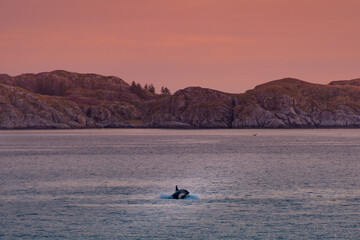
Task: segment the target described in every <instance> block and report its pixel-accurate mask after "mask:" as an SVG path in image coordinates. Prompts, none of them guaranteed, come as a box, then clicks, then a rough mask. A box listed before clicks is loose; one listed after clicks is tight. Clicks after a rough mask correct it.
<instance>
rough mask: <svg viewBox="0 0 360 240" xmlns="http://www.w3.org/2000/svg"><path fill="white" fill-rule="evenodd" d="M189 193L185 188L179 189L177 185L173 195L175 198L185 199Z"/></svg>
mask: <svg viewBox="0 0 360 240" xmlns="http://www.w3.org/2000/svg"><path fill="white" fill-rule="evenodd" d="M187 195H189V192H188V191H187V190H185V189H180V190H179V189H178V186H177V185H176V187H175V192H174V193H173V195H171V196H172V197H173V198H174V199H184V198H185V197H186V196H187Z"/></svg>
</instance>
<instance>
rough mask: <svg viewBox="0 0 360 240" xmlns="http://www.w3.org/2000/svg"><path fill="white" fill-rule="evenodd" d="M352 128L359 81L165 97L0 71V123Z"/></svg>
mask: <svg viewBox="0 0 360 240" xmlns="http://www.w3.org/2000/svg"><path fill="white" fill-rule="evenodd" d="M358 127H360V79H354V80H344V81H336V82H331V83H329V84H328V85H321V84H312V83H308V82H305V81H302V80H298V79H293V78H285V79H281V80H276V81H271V82H268V83H265V84H262V85H259V86H257V87H255V88H254V89H252V90H248V91H247V92H245V93H241V94H229V93H224V92H220V91H216V90H212V89H206V88H200V87H188V88H185V89H182V90H179V91H177V92H175V93H174V94H173V95H170V94H155V93H154V92H150V91H148V90H147V89H142V88H140V90H139V89H137V91H134V89H133V88H132V87H131V86H130V85H129V84H128V83H126V82H125V81H123V80H122V79H120V78H117V77H113V76H100V75H97V74H79V73H72V72H67V71H63V70H57V71H53V72H45V73H39V74H22V75H19V76H16V77H11V76H9V75H6V74H1V75H0V129H80V128H188V129H202V128H222V129H224V128H358Z"/></svg>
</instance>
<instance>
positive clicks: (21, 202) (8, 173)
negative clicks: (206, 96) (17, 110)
mask: <svg viewBox="0 0 360 240" xmlns="http://www.w3.org/2000/svg"><path fill="white" fill-rule="evenodd" d="M255 133H257V135H256V136H253V134H255ZM359 153H360V130H359V129H346V130H344V129H333V130H329V129H322V130H315V129H312V130H310V129H309V130H230V129H229V130H160V129H151V130H150V129H147V130H144V129H117V130H116V129H104V130H36V131H22V130H21V131H20V130H19V131H0V239H45V238H47V239H324V238H329V239H360V157H359V156H360V154H359ZM176 185H178V187H179V188H184V189H187V190H188V191H189V192H190V196H189V197H188V198H187V199H182V200H176V199H171V198H170V196H171V194H172V193H174V191H175V186H176Z"/></svg>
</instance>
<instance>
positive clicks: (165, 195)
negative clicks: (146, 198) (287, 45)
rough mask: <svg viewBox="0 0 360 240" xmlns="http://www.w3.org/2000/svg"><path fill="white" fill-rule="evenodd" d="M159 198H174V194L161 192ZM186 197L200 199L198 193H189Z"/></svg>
mask: <svg viewBox="0 0 360 240" xmlns="http://www.w3.org/2000/svg"><path fill="white" fill-rule="evenodd" d="M159 199H174V198H173V197H172V194H169V193H161V194H160V195H159ZM184 199H200V197H199V195H198V194H189V195H187V196H186V197H185V198H184Z"/></svg>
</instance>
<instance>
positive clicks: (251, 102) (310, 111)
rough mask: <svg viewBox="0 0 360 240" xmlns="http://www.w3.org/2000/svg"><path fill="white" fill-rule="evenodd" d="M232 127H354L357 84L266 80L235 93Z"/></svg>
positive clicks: (358, 108)
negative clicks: (240, 92)
mask: <svg viewBox="0 0 360 240" xmlns="http://www.w3.org/2000/svg"><path fill="white" fill-rule="evenodd" d="M237 101H238V103H239V104H238V105H237V106H236V107H235V109H234V114H235V118H234V122H233V128H244V127H246V128H251V127H255V128H288V127H294V128H298V127H307V128H311V127H358V126H360V87H356V86H348V85H347V86H340V85H320V84H311V83H307V82H304V81H301V80H297V79H290V78H288V79H282V80H278V81H273V82H269V83H266V84H263V85H260V86H258V87H256V88H255V89H254V90H250V91H248V92H246V93H245V94H242V95H239V96H238V100H237Z"/></svg>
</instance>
